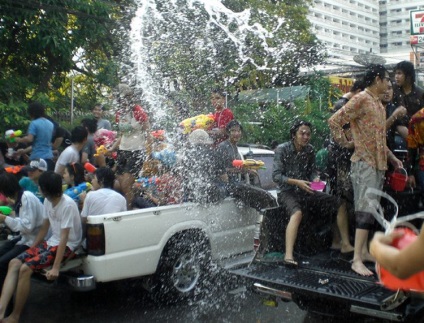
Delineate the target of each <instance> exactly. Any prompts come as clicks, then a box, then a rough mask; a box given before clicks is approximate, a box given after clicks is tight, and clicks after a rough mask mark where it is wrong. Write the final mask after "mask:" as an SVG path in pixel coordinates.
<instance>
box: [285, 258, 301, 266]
mask: <svg viewBox="0 0 424 323" xmlns="http://www.w3.org/2000/svg"><path fill="white" fill-rule="evenodd" d="M283 265H284V266H286V267H287V268H297V267H298V266H299V264H298V263H297V261H295V260H293V259H284V261H283Z"/></svg>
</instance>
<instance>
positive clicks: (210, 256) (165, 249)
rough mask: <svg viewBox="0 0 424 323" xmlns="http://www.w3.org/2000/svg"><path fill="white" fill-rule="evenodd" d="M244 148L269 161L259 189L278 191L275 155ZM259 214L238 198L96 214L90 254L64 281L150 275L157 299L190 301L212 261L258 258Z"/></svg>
mask: <svg viewBox="0 0 424 323" xmlns="http://www.w3.org/2000/svg"><path fill="white" fill-rule="evenodd" d="M239 151H240V153H241V155H242V156H244V158H253V159H258V160H262V161H264V162H265V165H266V169H263V170H259V171H258V174H259V178H256V179H255V183H253V184H255V185H258V184H259V185H260V186H261V187H262V188H264V189H267V190H268V191H272V190H273V189H274V188H275V185H274V183H273V182H272V178H271V172H272V162H273V155H274V152H273V151H271V150H268V149H259V148H252V147H239ZM274 196H275V195H274ZM259 217H260V214H259V212H257V211H256V210H255V209H252V208H250V207H247V206H245V205H243V203H240V202H239V201H237V200H235V199H233V198H230V197H228V198H226V199H225V200H223V201H221V202H219V203H217V204H208V205H198V204H195V203H182V204H179V205H169V206H160V207H154V208H148V209H140V210H133V211H127V212H122V213H112V214H104V215H96V216H88V221H87V254H86V255H83V256H81V257H79V258H77V259H73V260H71V261H69V262H68V263H66V264H65V266H64V267H63V268H62V272H61V276H60V277H61V280H60V281H62V282H63V281H66V282H67V283H68V284H69V286H70V287H71V288H72V289H73V290H78V291H88V290H92V289H94V288H95V286H96V283H103V282H111V281H117V280H121V279H128V278H143V279H144V286H145V287H146V289H148V290H149V291H150V292H151V293H152V295H153V296H155V297H156V298H159V299H162V297H166V299H168V300H179V299H184V298H188V297H191V296H193V295H194V294H196V292H197V291H198V290H199V289H200V288H201V284H202V283H203V282H205V281H207V278H208V271H209V269H210V268H211V265H212V264H214V265H215V264H216V265H218V266H220V267H224V268H229V267H232V266H233V265H240V264H242V263H248V262H250V261H251V260H252V257H253V236H254V230H255V228H257V223H258V221H259Z"/></svg>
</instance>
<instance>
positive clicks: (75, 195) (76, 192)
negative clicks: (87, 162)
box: [63, 182, 92, 202]
mask: <svg viewBox="0 0 424 323" xmlns="http://www.w3.org/2000/svg"><path fill="white" fill-rule="evenodd" d="M91 188H92V186H91V184H90V183H88V182H84V183H81V184H79V185H77V186H74V187H71V188H68V189H67V190H65V192H63V194H66V195H68V196H69V197H71V198H72V199H73V200H74V201H75V202H79V200H80V195H81V193H82V192H88V191H89V190H91Z"/></svg>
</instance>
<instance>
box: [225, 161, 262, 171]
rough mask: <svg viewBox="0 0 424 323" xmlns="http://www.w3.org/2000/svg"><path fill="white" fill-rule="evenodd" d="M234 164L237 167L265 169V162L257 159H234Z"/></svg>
mask: <svg viewBox="0 0 424 323" xmlns="http://www.w3.org/2000/svg"><path fill="white" fill-rule="evenodd" d="M233 166H234V167H237V168H249V169H265V163H264V162H263V161H262V160H256V159H244V160H241V159H235V160H233Z"/></svg>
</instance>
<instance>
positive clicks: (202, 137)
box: [188, 129, 213, 145]
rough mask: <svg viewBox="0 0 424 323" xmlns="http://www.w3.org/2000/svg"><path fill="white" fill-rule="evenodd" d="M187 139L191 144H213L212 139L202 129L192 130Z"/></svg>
mask: <svg viewBox="0 0 424 323" xmlns="http://www.w3.org/2000/svg"><path fill="white" fill-rule="evenodd" d="M188 141H189V142H190V143H191V144H194V145H196V144H204V145H211V144H213V140H212V139H211V137H209V135H208V133H207V132H206V131H205V130H203V129H196V130H194V131H193V132H192V133H191V134H190V135H189V136H188Z"/></svg>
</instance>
